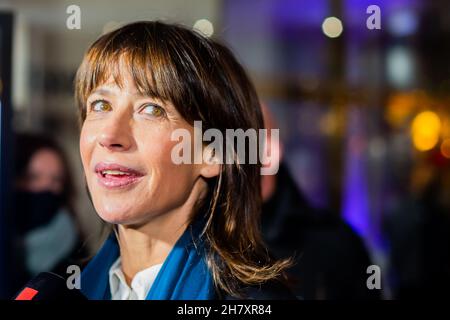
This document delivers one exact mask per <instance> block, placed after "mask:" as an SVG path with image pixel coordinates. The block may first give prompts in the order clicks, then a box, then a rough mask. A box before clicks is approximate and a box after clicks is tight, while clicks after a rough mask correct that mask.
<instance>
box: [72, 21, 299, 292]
mask: <svg viewBox="0 0 450 320" xmlns="http://www.w3.org/2000/svg"><path fill="white" fill-rule="evenodd" d="M75 86H76V89H75V90H76V93H75V95H76V101H77V105H78V108H79V111H80V116H81V123H82V129H81V136H80V152H81V158H82V162H83V167H84V171H85V176H86V181H87V186H88V189H89V192H90V195H91V198H92V200H93V204H94V207H95V209H96V211H97V213H98V214H99V215H100V217H101V218H102V219H103V220H105V221H106V222H108V223H110V224H112V225H113V226H114V231H115V232H114V233H112V235H111V236H110V237H109V238H108V239H107V241H106V242H105V244H104V245H103V247H102V248H101V250H100V251H99V253H98V254H97V255H96V256H95V257H94V259H93V260H92V261H91V262H90V263H89V264H88V266H87V267H86V268H85V269H84V271H83V273H82V276H81V286H82V287H81V290H82V292H83V293H84V294H85V295H86V296H87V297H88V298H90V299H120V300H126V299H218V298H224V299H230V298H262V299H288V298H293V296H292V295H291V294H290V291H289V290H287V289H286V287H284V285H282V284H281V280H282V278H283V270H284V269H285V268H286V267H287V266H288V265H289V261H273V260H272V259H271V257H270V256H269V254H268V252H267V250H266V248H265V247H264V244H263V242H262V240H261V235H260V231H259V213H260V206H261V199H260V187H259V178H260V177H259V172H260V164H259V163H258V164H243V163H237V162H236V161H235V162H233V163H232V164H221V163H222V162H221V159H218V154H217V153H214V152H211V150H209V151H208V150H207V149H206V150H205V154H206V157H207V159H208V161H202V162H201V163H197V162H196V163H194V164H192V163H182V164H176V163H175V162H176V161H173V159H172V155H173V150H174V148H175V146H176V145H177V144H178V143H179V141H174V139H172V134H173V133H174V131H175V130H180V129H184V130H187V132H189V133H190V134H191V136H193V135H194V127H193V123H194V121H197V120H198V121H202V126H203V129H204V130H207V129H209V128H215V129H217V130H220V132H222V133H224V134H225V130H226V129H227V128H231V129H237V128H241V129H243V130H247V129H250V128H252V129H256V130H258V129H260V128H261V127H262V116H261V110H260V107H259V102H258V98H257V95H256V93H255V90H254V88H253V86H252V85H251V83H250V82H249V80H248V78H247V76H246V74H245V72H244V70H243V69H242V67H241V66H240V65H239V64H238V62H237V61H236V60H235V58H234V57H233V55H232V54H231V52H230V51H229V50H228V49H227V48H225V47H224V46H222V45H220V44H218V43H216V42H214V41H212V40H209V39H206V38H204V37H202V36H201V35H199V34H197V33H195V32H192V31H190V30H188V29H185V28H183V27H180V26H175V25H169V24H165V23H161V22H137V23H133V24H129V25H126V26H124V27H122V28H120V29H118V30H116V31H113V32H111V33H108V34H106V35H103V36H102V37H100V38H99V39H98V40H97V41H96V42H95V43H94V44H93V45H92V46H91V47H90V48H89V49H88V51H87V53H86V55H85V57H84V59H83V62H82V64H81V66H80V68H79V70H78V72H77V76H76V80H75ZM192 143H194V142H192ZM190 150H193V151H191V152H192V154H191V155H192V156H193V157H195V156H196V155H195V152H197V151H196V148H191V149H190ZM205 154H202V155H203V156H205ZM197 156H198V155H197ZM191 158H192V157H191ZM234 158H235V160H236V155H234Z"/></svg>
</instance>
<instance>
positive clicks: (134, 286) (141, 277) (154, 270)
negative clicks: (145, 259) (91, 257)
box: [109, 257, 162, 300]
mask: <svg viewBox="0 0 450 320" xmlns="http://www.w3.org/2000/svg"><path fill="white" fill-rule="evenodd" d="M161 266H162V264H157V265H153V266H151V267H149V268H147V269H144V270H142V271H139V272H138V273H136V275H135V276H134V278H133V280H132V281H131V288H130V287H129V286H128V284H127V282H126V280H125V275H124V274H123V271H122V263H121V260H120V257H119V258H118V259H117V260H116V261H115V262H114V263H113V264H112V266H111V268H110V269H109V287H110V289H111V299H112V300H145V298H146V297H147V294H148V292H149V291H150V289H151V287H152V285H153V282H154V281H155V279H156V276H157V275H158V272H159V269H160V268H161Z"/></svg>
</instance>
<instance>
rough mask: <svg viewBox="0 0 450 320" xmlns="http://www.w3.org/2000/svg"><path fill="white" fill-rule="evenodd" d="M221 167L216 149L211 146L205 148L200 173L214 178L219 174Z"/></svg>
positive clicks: (205, 176)
mask: <svg viewBox="0 0 450 320" xmlns="http://www.w3.org/2000/svg"><path fill="white" fill-rule="evenodd" d="M221 167H222V165H221V162H220V159H218V157H217V155H216V153H215V150H214V149H212V148H209V147H206V148H204V150H203V162H202V165H201V168H200V175H201V176H202V177H204V178H214V177H216V176H218V175H219V173H220V170H221Z"/></svg>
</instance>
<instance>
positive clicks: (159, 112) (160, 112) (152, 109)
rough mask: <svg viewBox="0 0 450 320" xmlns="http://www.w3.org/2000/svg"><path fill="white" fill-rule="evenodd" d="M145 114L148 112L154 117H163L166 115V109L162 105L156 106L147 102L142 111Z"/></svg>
mask: <svg viewBox="0 0 450 320" xmlns="http://www.w3.org/2000/svg"><path fill="white" fill-rule="evenodd" d="M141 112H143V113H145V114H148V115H150V116H152V117H162V116H164V109H163V108H161V107H160V106H156V105H153V104H147V105H145V106H144V107H143V108H142V111H141Z"/></svg>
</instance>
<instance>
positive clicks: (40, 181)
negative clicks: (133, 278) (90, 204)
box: [12, 134, 86, 290]
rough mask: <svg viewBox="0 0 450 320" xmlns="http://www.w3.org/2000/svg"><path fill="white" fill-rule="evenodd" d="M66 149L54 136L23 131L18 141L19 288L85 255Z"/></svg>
mask: <svg viewBox="0 0 450 320" xmlns="http://www.w3.org/2000/svg"><path fill="white" fill-rule="evenodd" d="M70 172H71V171H70V168H69V164H68V161H67V159H66V156H65V154H64V152H63V150H62V149H61V148H60V147H59V146H58V144H57V143H56V142H55V141H53V140H52V139H51V138H49V137H46V136H43V135H38V134H18V135H17V136H16V144H15V192H14V210H15V211H14V215H13V217H12V219H13V221H14V226H15V230H14V231H15V232H14V234H15V237H14V249H15V250H14V251H15V258H16V263H15V265H16V268H15V276H14V279H13V283H14V290H17V289H19V288H20V287H21V286H22V285H23V284H24V283H25V282H26V281H28V280H29V279H30V278H32V277H34V276H35V275H37V274H38V273H40V272H43V271H53V272H55V273H58V274H61V275H63V274H65V273H66V270H65V267H66V266H67V265H69V264H78V262H79V260H80V259H81V258H83V257H84V255H85V254H86V252H84V250H83V249H81V247H82V233H81V230H80V227H79V224H78V222H77V219H76V215H75V211H74V208H73V205H72V198H73V196H74V188H73V185H72V178H71V176H70Z"/></svg>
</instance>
